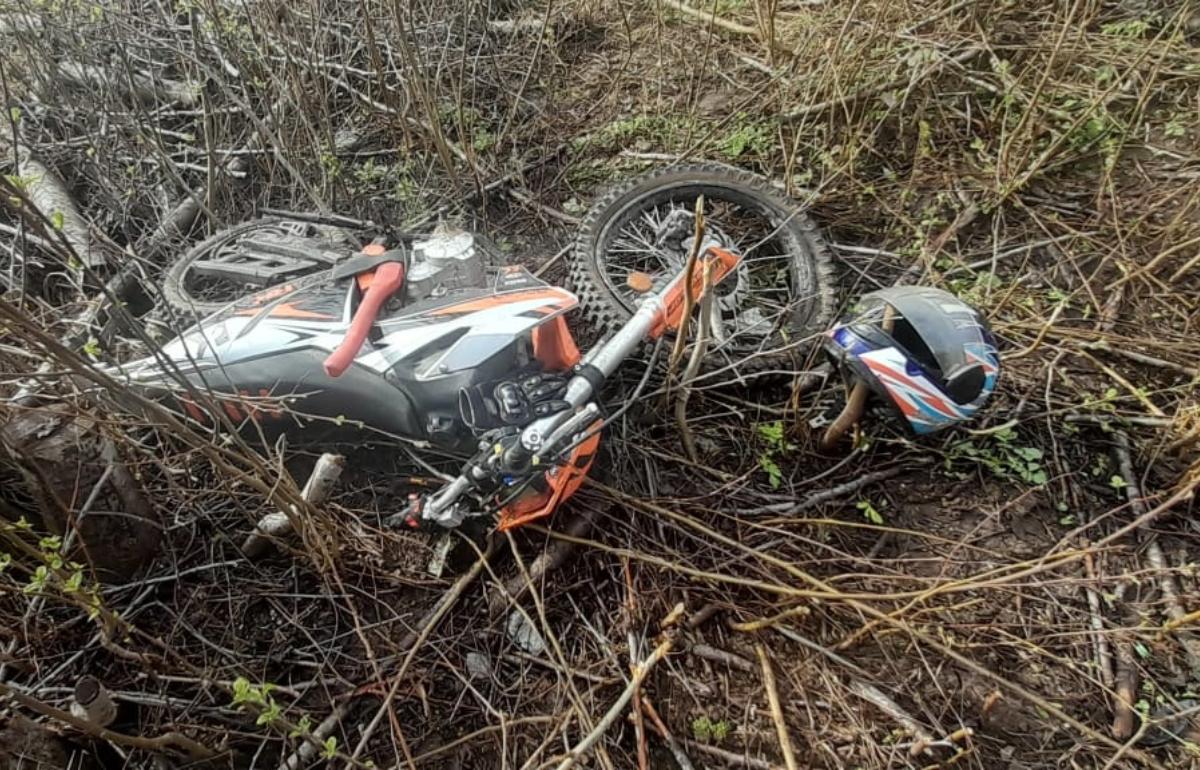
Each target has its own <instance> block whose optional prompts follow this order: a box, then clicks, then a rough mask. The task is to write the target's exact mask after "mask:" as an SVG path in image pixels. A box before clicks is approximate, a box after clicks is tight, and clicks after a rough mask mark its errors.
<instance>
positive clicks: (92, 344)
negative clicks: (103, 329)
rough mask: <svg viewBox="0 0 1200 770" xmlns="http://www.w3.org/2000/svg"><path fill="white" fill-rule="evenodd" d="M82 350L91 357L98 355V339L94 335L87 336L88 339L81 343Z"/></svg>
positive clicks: (97, 356)
mask: <svg viewBox="0 0 1200 770" xmlns="http://www.w3.org/2000/svg"><path fill="white" fill-rule="evenodd" d="M83 352H84V353H86V354H87V355H89V356H91V357H92V358H99V357H100V340H98V339H96V338H95V337H88V341H87V342H85V343H83Z"/></svg>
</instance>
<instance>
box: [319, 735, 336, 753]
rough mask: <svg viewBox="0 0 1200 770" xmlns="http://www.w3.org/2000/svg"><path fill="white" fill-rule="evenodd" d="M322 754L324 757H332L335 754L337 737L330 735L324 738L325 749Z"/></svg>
mask: <svg viewBox="0 0 1200 770" xmlns="http://www.w3.org/2000/svg"><path fill="white" fill-rule="evenodd" d="M322 754H323V756H324V757H325V758H326V759H333V758H334V757H336V756H337V738H335V737H334V736H332V735H331V736H329V737H328V738H326V739H325V751H324V752H322Z"/></svg>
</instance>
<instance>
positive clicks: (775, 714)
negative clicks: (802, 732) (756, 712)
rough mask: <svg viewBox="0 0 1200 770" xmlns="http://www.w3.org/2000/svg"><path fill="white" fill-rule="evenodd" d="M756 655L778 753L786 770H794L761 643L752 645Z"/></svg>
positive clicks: (789, 741)
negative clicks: (772, 722)
mask: <svg viewBox="0 0 1200 770" xmlns="http://www.w3.org/2000/svg"><path fill="white" fill-rule="evenodd" d="M754 650H755V652H757V653H758V662H759V665H761V666H762V678H763V687H765V688H766V690H767V705H768V706H770V708H771V719H772V720H773V721H774V722H775V734H776V736H777V737H778V738H779V751H780V753H782V754H783V761H784V763H785V764H786V765H787V768H788V770H796V768H797V765H796V755H795V753H794V752H793V751H792V737H791V735H789V734H788V729H787V723H786V722H785V721H784V719H783V707H782V706H780V704H779V688H778V687H777V686H776V684H775V670H774V669H773V668H771V660H770V658H768V657H767V648H766V646H764V645H763V643H762V642H759V643H758V644H756V645H754Z"/></svg>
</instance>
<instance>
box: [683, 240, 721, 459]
mask: <svg viewBox="0 0 1200 770" xmlns="http://www.w3.org/2000/svg"><path fill="white" fill-rule="evenodd" d="M712 274H713V263H712V262H711V261H705V263H704V273H703V276H702V279H703V285H704V293H703V294H702V295H701V298H700V329H699V331H698V332H697V333H696V341H695V342H693V343H692V355H691V357H690V358H689V359H688V363H687V366H686V367H684V370H683V375H682V376H681V377H680V378H679V391H680V392H679V393H678V394H677V395H676V396H675V424H676V425H677V426H678V427H679V438H680V439H681V440H682V442H683V448H684V451H686V452H687V455H688V459H690V460H691V461H692V462H694V463H696V462H700V455H699V453H698V452H697V451H696V439H695V437H694V436H693V435H692V429H691V426H690V425H688V411H687V407H688V400H689V399H690V398H691V396H692V387H691V383H692V380H693V379H695V377H696V375H697V374H699V372H700V365H701V364H702V363H703V362H704V356H705V354H706V353H708V338H709V328H710V327H711V326H712V312H713V294H714V292H713V286H712ZM679 339H683V335H680V336H679Z"/></svg>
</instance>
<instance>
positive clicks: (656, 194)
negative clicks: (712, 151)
mask: <svg viewBox="0 0 1200 770" xmlns="http://www.w3.org/2000/svg"><path fill="white" fill-rule="evenodd" d="M699 196H703V197H704V220H705V227H706V230H708V232H709V233H710V234H713V235H716V236H717V237H718V238H720V239H721V240H722V241H724V242H725V244H726V246H727V247H730V248H733V249H734V250H737V251H738V252H739V253H740V254H741V255H742V262H741V264H740V265H739V267H738V269H737V270H736V271H735V272H734V274H733V275H730V276H728V277H727V278H726V279H725V281H724V282H722V284H721V285H720V286H719V287H718V289H717V294H716V301H715V302H714V308H713V313H712V314H711V315H710V321H711V328H712V344H711V347H710V349H709V354H708V359H709V361H708V363H707V365H706V367H705V368H706V369H709V370H712V369H714V368H720V367H725V368H730V369H733V370H735V371H737V372H755V371H757V372H761V371H763V370H782V371H790V370H794V369H796V368H797V367H799V366H801V365H803V363H804V359H805V357H806V356H807V354H808V352H809V350H810V349H811V348H812V343H813V342H814V341H815V340H816V339H817V336H818V335H819V334H820V333H821V332H823V331H824V330H825V329H826V327H827V325H828V324H829V323H830V321H831V320H832V318H833V314H834V311H835V297H834V289H833V264H832V259H831V257H830V252H829V248H828V247H827V246H826V244H825V241H824V239H823V238H822V237H821V234H820V232H819V231H818V229H817V226H816V224H815V223H814V222H813V220H812V219H811V217H809V215H808V213H807V212H806V211H805V209H804V208H803V207H802V206H801V205H800V204H799V203H797V202H796V201H794V200H792V199H791V198H790V197H788V196H787V195H785V194H784V193H783V192H781V191H779V190H776V189H775V188H774V187H772V186H771V185H770V183H768V182H767V181H766V180H765V179H763V178H762V177H760V176H757V175H755V174H752V173H749V172H747V171H743V170H741V169H736V168H732V167H730V166H725V165H722V164H717V163H702V164H692V165H683V166H673V167H668V168H662V169H657V170H655V171H651V172H649V173H647V174H644V175H642V176H639V177H635V178H633V179H630V180H628V181H626V182H624V183H623V184H621V185H619V186H618V187H616V188H615V189H612V190H610V191H609V192H607V193H606V194H604V195H602V196H601V197H600V198H599V199H598V200H597V201H596V202H595V204H593V206H592V208H591V210H590V211H589V212H588V214H587V216H586V217H585V219H584V221H583V223H582V224H581V226H580V232H579V235H578V239H577V240H576V243H575V246H574V248H573V250H572V252H571V254H570V267H569V280H570V283H571V287H572V288H573V289H574V290H575V292H576V293H577V294H578V295H579V298H580V301H581V304H582V305H583V310H584V313H585V314H586V317H587V318H588V319H589V320H590V321H591V322H592V323H593V324H594V325H596V326H597V327H599V328H600V329H601V330H604V331H608V330H612V329H615V328H617V327H619V326H620V325H621V324H623V323H624V322H625V321H627V320H628V319H629V318H630V316H632V315H633V312H634V311H635V310H636V308H637V303H638V302H639V300H640V299H641V298H642V297H643V296H644V295H645V294H647V293H649V291H658V290H660V289H661V288H662V287H663V286H665V284H666V282H667V281H669V280H670V279H671V278H672V277H673V276H675V275H677V274H678V273H679V271H680V270H681V269H683V267H684V264H685V262H686V260H687V251H688V247H689V245H690V243H691V241H692V240H693V238H694V236H693V233H692V225H693V224H694V218H693V217H692V216H691V212H692V211H693V210H694V207H695V203H696V199H697V197H699ZM689 223H691V224H689ZM635 272H637V273H644V274H647V275H649V276H650V277H651V279H652V280H651V285H650V288H649V290H646V288H645V286H640V287H639V288H641V289H642V290H643V291H642V292H638V291H635V290H634V289H633V288H631V287H630V281H629V276H630V274H631V273H635ZM634 283H635V285H636V283H637V282H636V281H635V282H634ZM694 327H695V325H694V324H693V328H694Z"/></svg>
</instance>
